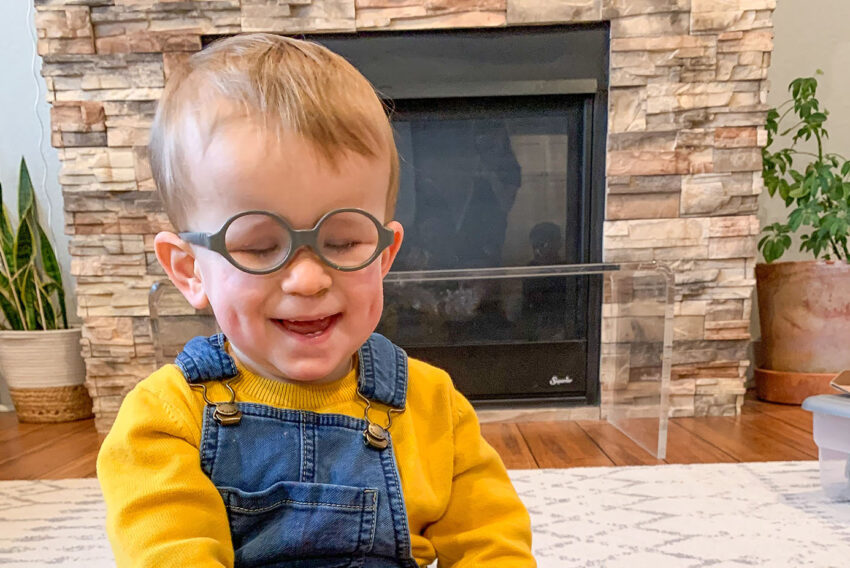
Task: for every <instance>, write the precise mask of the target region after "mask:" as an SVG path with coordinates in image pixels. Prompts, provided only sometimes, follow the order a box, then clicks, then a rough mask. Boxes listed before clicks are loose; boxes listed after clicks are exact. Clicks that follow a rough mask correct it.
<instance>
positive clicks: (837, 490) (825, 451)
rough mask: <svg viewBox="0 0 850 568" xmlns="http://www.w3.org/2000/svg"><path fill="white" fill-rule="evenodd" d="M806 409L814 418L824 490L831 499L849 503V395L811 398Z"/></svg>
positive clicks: (808, 399)
mask: <svg viewBox="0 0 850 568" xmlns="http://www.w3.org/2000/svg"><path fill="white" fill-rule="evenodd" d="M803 409H804V410H808V411H809V412H811V413H812V414H813V429H812V434H813V435H814V438H815V443H816V444H817V445H818V454H819V455H820V481H821V486H822V487H823V490H824V491H825V492H826V494H827V495H828V496H829V497H830V498H831V499H834V500H836V501H850V395H839V394H824V395H818V396H810V397H809V398H807V399H806V400H804V401H803Z"/></svg>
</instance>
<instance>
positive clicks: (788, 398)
mask: <svg viewBox="0 0 850 568" xmlns="http://www.w3.org/2000/svg"><path fill="white" fill-rule="evenodd" d="M818 73H820V71H818ZM817 86H818V83H817V79H816V78H815V77H801V78H798V79H795V80H794V81H792V82H791V84H790V85H789V91H790V93H791V99H790V100H788V101H786V102H785V103H783V104H782V105H780V106H779V107H777V108H775V109H771V110H770V111H769V112H768V115H767V122H766V129H767V145H766V146H765V147H764V149H763V150H762V157H763V160H764V162H763V170H762V175H763V178H764V184H765V187H766V188H767V191H768V193H769V194H770V196H771V197H773V196H777V195H778V196H779V197H780V198H781V199H783V200H784V201H785V205H786V207H787V209H788V217H787V219H786V221H785V222H784V223H780V222H777V223H773V224H771V225H769V226H767V227H765V228H764V232H765V233H766V235H765V236H764V237H763V238H762V239H761V240H760V241H759V244H758V248H759V250H760V251H761V252H762V254H763V255H764V259H765V261H766V262H765V263H764V264H758V265H757V266H756V284H757V289H758V300H759V302H758V304H759V321H760V323H761V334H762V353H761V357H760V358H761V360H762V361H763V365H762V366H761V367H760V368H757V369H756V371H755V378H756V388H757V391H758V394H759V397H760V398H763V399H765V400H770V401H773V402H785V403H794V404H798V403H800V402H802V400H803V399H804V398H806V397H807V396H809V395H811V394H816V393H820V392H829V387H828V383H829V380H830V378H832V377H833V376H835V375H836V374H837V373H839V372H841V371H843V370H845V369H850V349H848V338H850V264H848V257H850V254H848V243H847V238H848V231H850V180H848V175H850V161H848V159H847V158H845V157H844V156H841V155H839V154H836V153H830V152H826V151H825V149H824V143H825V141H826V140H827V139H828V133H827V130H826V120H827V117H828V116H829V113H828V112H827V110H826V109H824V108H822V106H821V104H820V102H819V101H818V99H817V96H816V95H817ZM788 134H791V135H792V136H791V139H790V145H787V146H786V147H782V148H778V149H776V148H774V147H773V146H774V143H776V142H777V140H778V139H777V135H779V136H785V135H788ZM798 145H799V146H802V145H806V146H811V149H808V148H801V147H799V146H798ZM795 233H799V234H800V250H801V251H808V252H809V253H811V254H812V256H813V257H814V258H813V260H808V261H800V262H774V261H776V260H778V259H779V258H780V257H782V255H783V254H784V253H785V251H786V250H788V248H789V247H790V246H791V235H792V234H795Z"/></svg>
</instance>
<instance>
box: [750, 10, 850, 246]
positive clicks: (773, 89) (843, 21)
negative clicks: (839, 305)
mask: <svg viewBox="0 0 850 568" xmlns="http://www.w3.org/2000/svg"><path fill="white" fill-rule="evenodd" d="M848 21H850V1H848V0H814V1H813V0H779V1H778V2H777V7H776V11H775V12H774V15H773V22H774V26H775V29H774V31H775V34H776V35H775V39H774V48H773V57H772V59H771V63H770V70H769V71H768V80H769V81H770V93H769V94H768V98H767V102H768V104H770V105H771V106H774V107H775V106H778V105H780V104H781V103H782V102H784V101H786V100H788V99H789V98H790V95H789V94H788V84H789V83H790V82H791V81H793V80H794V79H796V78H797V77H804V76H813V75H814V74H815V70H816V69H821V70H823V72H824V74H823V75H820V76H817V78H818V91H817V93H818V99H819V100H820V101H821V103H822V104H823V106H825V107H826V108H827V109H828V110H829V119H828V120H827V123H826V125H827V130H828V131H829V140H828V141H827V143H826V145H825V150H828V151H832V152H837V153H839V154H842V155H844V156H848V157H850V91H848V88H850V74H848V71H850V69H848V66H850V29H848V27H847V22H848ZM790 124H793V123H789V126H790ZM774 144H775V145H776V143H774ZM776 147H777V148H778V147H780V146H779V145H776ZM786 215H787V211H786V208H785V203H784V202H783V201H782V200H781V199H780V198H779V197H778V196H777V197H775V198H771V197H770V196H769V195H768V194H767V192H765V193H764V194H763V195H762V196H761V197H760V199H759V221H760V222H761V226H762V227H764V226H766V225H769V224H771V223H774V222H776V221H785V220H786ZM798 249H799V241H795V244H794V245H793V246H792V249H791V250H789V251H788V252H786V253H785V255H783V257H782V259H781V260H810V259H811V258H812V257H811V255H810V253H803V252H800V251H799V250H798Z"/></svg>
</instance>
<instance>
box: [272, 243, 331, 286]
mask: <svg viewBox="0 0 850 568" xmlns="http://www.w3.org/2000/svg"><path fill="white" fill-rule="evenodd" d="M330 270H331V269H330V267H328V266H326V265H325V263H323V262H322V261H321V260H320V259H319V258H318V257H316V255H315V254H313V253H312V252H310V251H309V250H307V249H301V250H300V251H298V252H297V253H295V256H294V257H293V258H292V260H290V261H289V263H288V264H287V266H285V267H284V268H283V272H284V277H283V283H282V287H283V291H284V292H285V293H287V294H294V295H297V296H315V295H317V294H321V293H322V292H324V291H325V290H327V289H328V288H330V286H331V282H332V280H331V275H330V274H329V273H328V272H329V271H330Z"/></svg>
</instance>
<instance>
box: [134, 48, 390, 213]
mask: <svg viewBox="0 0 850 568" xmlns="http://www.w3.org/2000/svg"><path fill="white" fill-rule="evenodd" d="M220 102H225V103H227V105H226V106H229V107H232V108H234V109H237V110H236V112H237V114H238V115H242V114H244V116H246V117H248V118H251V119H259V120H261V121H262V124H264V126H266V127H267V128H269V129H270V131H272V132H277V133H278V134H279V133H281V132H283V131H289V132H294V133H296V134H299V135H301V136H302V137H304V138H305V139H306V140H308V141H309V142H311V143H313V144H314V145H315V147H316V149H317V150H318V151H319V153H320V155H321V156H322V157H323V158H325V159H326V160H327V161H328V163H329V164H330V165H331V166H332V167H334V168H336V167H337V164H338V161H339V159H340V154H341V153H342V152H343V151H352V152H355V153H357V154H360V155H362V156H366V157H369V158H377V157H380V156H383V155H389V160H390V179H389V181H388V190H387V202H386V203H387V206H386V216H387V220H389V219H391V218H392V215H393V213H394V209H395V201H396V196H397V195H398V177H399V174H398V170H399V165H398V152H397V150H396V147H395V142H394V140H393V133H392V128H391V126H390V123H389V119H388V118H387V112H386V109H385V107H384V106H383V104H382V102H381V100H380V99H379V98H378V96H377V94H376V93H375V90H374V88H373V87H372V85H371V84H370V83H369V82H368V81H367V80H366V78H365V77H363V75H361V74H360V73H359V72H358V71H357V70H356V69H355V68H354V67H353V66H352V65H351V64H350V63H348V62H347V61H346V60H345V59H343V58H342V57H340V56H339V55H337V54H335V53H333V52H332V51H330V50H328V49H327V48H325V47H323V46H321V45H318V44H316V43H312V42H308V41H302V40H297V39H292V38H288V37H282V36H276V35H271V34H246V35H238V36H233V37H230V38H227V39H224V40H219V41H217V42H215V43H213V44H211V45H210V46H209V47H207V48H206V49H205V50H203V51H200V52H198V53H196V54H194V55H192V57H190V58H189V60H188V64H187V65H186V66H185V67H184V68H183V69H181V70H180V71H179V72H178V73H177V74H175V75H174V76H172V77H170V78H169V81H168V84H167V85H166V87H165V93H164V94H163V97H162V99H161V100H160V102H159V106H158V107H157V112H156V117H155V118H154V122H153V126H152V128H151V139H150V146H149V148H150V160H151V170H152V172H153V177H154V181H155V182H156V186H157V188H158V190H159V193H160V196H161V198H162V201H163V203H164V205H165V211H166V213H167V214H168V218H169V220H170V221H171V223H172V224H173V225H174V226H175V227H178V228H180V229H182V230H185V228H186V227H185V224H186V222H187V216H188V213H189V205H190V202H189V199H187V197H188V194H189V191H188V190H189V189H190V188H191V187H192V186H191V182H190V180H189V175H188V174H189V173H188V172H187V171H185V169H186V168H185V164H186V162H187V160H186V156H185V153H186V149H185V146H186V143H187V137H189V136H190V135H191V131H192V130H193V129H194V131H195V134H196V135H200V136H201V137H202V139H206V141H207V143H208V142H209V138H210V136H211V133H212V132H213V131H214V130H215V128H216V124H217V123H218V122H219V121H221V120H222V119H223V118H224V117H222V116H219V115H218V114H216V113H217V112H220V110H221V106H222V105H220V104H215V103H220ZM230 114H231V116H232V112H231V113H230Z"/></svg>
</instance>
